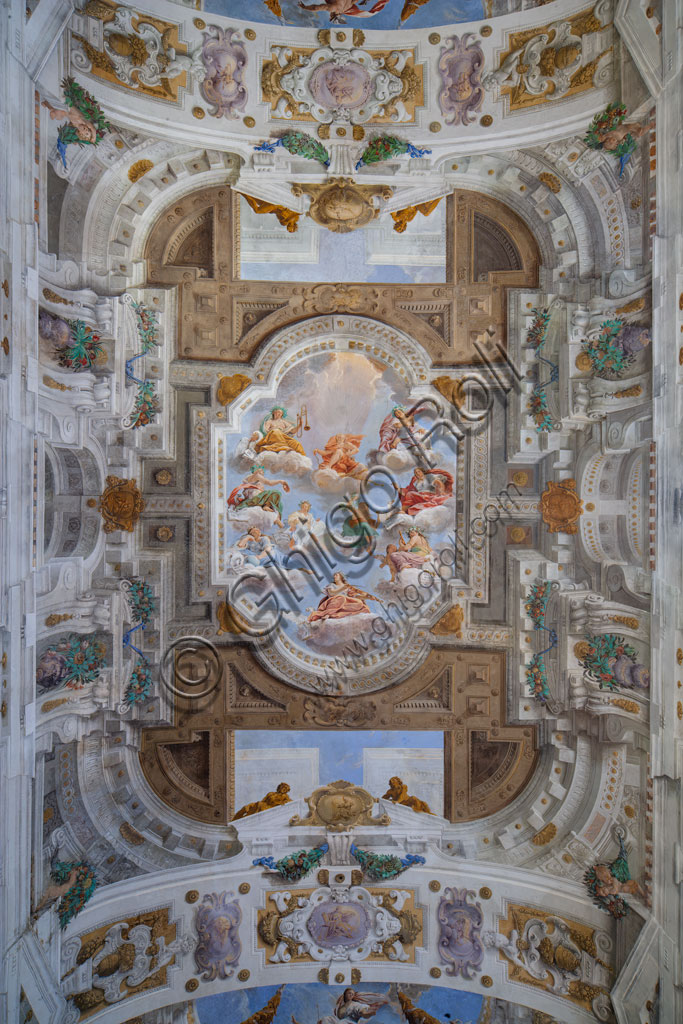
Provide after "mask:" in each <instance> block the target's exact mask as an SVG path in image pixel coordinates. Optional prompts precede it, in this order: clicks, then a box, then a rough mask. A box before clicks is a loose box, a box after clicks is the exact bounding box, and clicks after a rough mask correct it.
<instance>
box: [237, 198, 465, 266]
mask: <svg viewBox="0 0 683 1024" xmlns="http://www.w3.org/2000/svg"><path fill="white" fill-rule="evenodd" d="M241 207H242V211H243V213H242V225H243V227H244V225H245V224H248V223H250V221H253V214H251V213H250V211H249V208H248V207H247V204H246V203H245V202H244V200H242V202H241ZM259 220H260V223H259V222H257V223H258V224H259V227H261V226H262V227H263V228H264V229H267V231H268V233H269V234H271V233H272V232H276V233H277V234H278V235H279V236H280V238H281V239H282V243H281V244H282V245H284V246H285V247H287V245H288V244H289V245H290V246H293V245H295V244H296V242H297V236H292V235H291V234H288V232H287V230H286V229H285V228H284V227H281V226H280V225H278V224H277V221H276V220H275V218H274V217H273V216H272V215H267V216H266V217H262V218H260V219H259ZM382 220H383V221H384V222H385V223H386V222H387V221H388V217H387V216H383V218H382ZM304 223H305V222H304ZM388 223H389V224H391V222H390V221H388ZM379 224H380V221H374V222H373V225H374V227H375V229H376V227H377V226H378V225H379ZM306 227H308V228H310V227H311V225H310V223H307V224H306ZM312 230H313V231H315V232H316V233H317V245H318V254H317V255H318V258H317V261H315V262H313V261H311V262H310V263H305V262H299V260H298V259H297V260H296V262H294V261H292V262H289V261H284V260H274V259H273V260H270V261H269V262H267V261H264V262H255V261H249V260H246V259H243V260H242V263H241V271H240V273H241V277H242V279H243V280H245V281H315V282H316V283H318V282H319V281H335V282H336V281H364V282H373V281H376V282H378V283H381V284H412V283H415V284H441V283H442V282H444V281H445V280H446V204H445V203H444V202H442V203H440V204H439V206H438V207H437V209H436V210H435V211H434V212H433V213H432V214H430V216H429V217H422V216H419V217H416V218H415V220H413V221H411V222H410V223H409V224H408V226H407V228H406V231H405V232H404V233H403V234H402V235H400V236H395V237H396V238H397V240H398V241H399V244H401V243H402V245H403V252H401V251H400V250H392V253H393V256H392V258H391V259H390V258H389V256H387V260H386V262H381V261H382V260H383V259H384V256H383V254H382V252H381V251H377V249H376V246H377V245H382V244H386V243H383V241H382V240H381V239H378V232H377V231H376V230H370V229H367V230H364V231H351V232H349V233H348V234H346V235H344V234H336V233H335V232H333V231H328V230H327V228H322V227H318V226H317V225H313V227H312ZM389 234H390V235H391V231H390V232H389ZM435 238H436V239H437V240H438V242H437V243H436V245H435ZM253 244H254V243H253V240H252V241H251V245H252V246H253ZM262 248H263V251H264V252H267V250H268V243H267V241H266V242H264V243H263V246H262ZM243 251H244V243H243ZM251 251H252V252H253V249H252V250H251ZM285 251H287V249H285ZM403 253H406V254H410V257H411V258H413V259H415V263H414V264H410V263H404V262H403V259H404V255H403ZM422 253H425V254H426V255H427V258H426V259H422V260H420V259H417V258H416V256H418V255H420V254H422ZM434 260H439V262H433V261H434Z"/></svg>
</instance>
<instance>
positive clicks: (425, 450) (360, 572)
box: [213, 320, 463, 693]
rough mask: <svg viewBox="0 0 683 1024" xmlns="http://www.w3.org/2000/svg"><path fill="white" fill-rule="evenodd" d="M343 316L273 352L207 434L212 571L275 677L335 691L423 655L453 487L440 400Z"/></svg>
mask: <svg viewBox="0 0 683 1024" xmlns="http://www.w3.org/2000/svg"><path fill="white" fill-rule="evenodd" d="M339 324H341V325H342V328H341V330H340V328H339ZM349 328H350V324H348V323H346V322H345V321H344V320H340V321H338V323H337V333H333V332H330V333H329V335H327V336H326V335H325V332H324V331H322V332H320V333H318V336H317V339H316V341H315V343H314V344H312V345H305V346H304V347H303V349H301V350H300V351H299V352H297V353H296V354H295V355H287V357H286V358H284V359H283V358H280V366H279V367H278V368H274V379H273V380H272V384H271V386H270V387H268V386H267V385H266V386H264V387H261V388H259V387H252V388H250V389H249V392H248V394H247V395H246V396H245V400H244V401H243V402H242V403H241V406H240V410H239V415H238V416H237V417H236V418H235V422H234V424H232V425H227V426H225V427H224V428H219V429H216V430H215V432H214V472H215V488H216V489H215V492H214V493H215V497H216V502H215V505H214V513H215V519H214V531H215V532H214V549H213V554H214V574H215V576H214V582H215V583H216V584H221V585H223V584H224V585H226V586H227V592H228V604H229V605H230V606H231V607H232V609H233V610H234V611H235V612H236V613H237V614H238V615H240V616H241V617H242V618H243V619H244V620H246V622H247V627H246V629H243V631H242V632H243V634H244V633H247V635H251V636H252V637H253V638H254V641H255V643H256V649H257V652H258V654H259V656H260V657H261V658H262V659H263V660H264V661H265V663H266V664H267V665H269V666H271V667H273V668H274V669H275V672H276V674H282V675H284V676H285V677H286V678H287V680H288V681H289V682H291V683H294V684H295V685H298V686H302V687H303V688H305V689H313V690H324V691H329V692H345V693H353V692H359V691H366V692H367V691H370V690H376V689H380V688H382V687H383V686H386V685H389V684H390V683H392V682H395V681H397V680H399V679H400V678H402V677H404V676H405V675H406V674H407V672H408V671H412V670H414V668H415V664H416V660H417V659H420V658H421V657H423V656H424V655H425V654H426V650H427V645H426V638H427V636H428V633H427V630H426V628H425V627H429V625H431V623H432V622H433V621H434V620H435V618H437V617H438V616H439V614H443V613H444V611H446V610H447V609H448V607H450V606H451V604H452V600H451V584H452V583H454V582H455V579H456V574H457V570H456V566H455V562H456V556H455V549H456V544H455V531H456V517H457V511H456V509H457V495H458V485H457V481H458V454H457V447H458V435H457V434H456V433H455V431H454V430H452V432H448V431H444V430H443V429H440V426H443V424H441V425H438V424H437V425H436V429H435V419H438V417H436V418H435V416H434V413H435V411H436V412H437V413H438V412H439V411H442V408H441V407H442V406H443V400H441V401H440V402H437V401H436V399H435V397H434V395H431V394H430V395H426V394H425V393H424V392H425V390H426V389H425V388H424V386H423V387H422V389H419V388H417V389H415V388H414V385H413V379H411V378H412V377H414V376H415V375H414V373H411V372H410V366H409V362H408V361H407V360H406V358H405V355H402V356H401V357H400V358H397V357H396V356H394V355H392V354H391V348H390V346H389V347H388V346H387V345H386V343H384V344H375V345H372V344H370V343H369V342H367V341H363V340H362V339H361V338H360V337H359V336H358V335H356V336H355V337H354V333H353V331H352V329H351V330H350V329H349ZM286 351H288V349H287V350H286ZM422 376H424V375H422ZM420 390H421V391H422V395H420V394H419V391H420ZM413 392H414V393H413ZM437 397H438V396H437ZM444 422H445V423H446V425H447V421H444ZM462 476H463V474H462V473H461V478H462ZM461 505H462V501H461ZM408 650H409V651H410V654H411V656H410V663H409V664H406V653H407V651H408ZM274 652H277V654H276V655H274ZM281 661H284V662H286V663H288V665H289V666H291V668H290V670H289V671H284V672H283V671H282V668H281V669H280V672H279V673H278V671H277V670H278V664H281Z"/></svg>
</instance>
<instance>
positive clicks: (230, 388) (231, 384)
mask: <svg viewBox="0 0 683 1024" xmlns="http://www.w3.org/2000/svg"><path fill="white" fill-rule="evenodd" d="M250 384H251V380H250V378H249V377H247V376H246V375H245V374H244V373H233V374H232V376H230V377H221V378H220V380H219V381H218V387H217V389H216V398H217V400H218V401H219V402H220V404H221V405H230V403H231V402H234V401H235V399H236V398H237V396H238V395H241V394H242V392H243V391H244V390H245V388H248V387H249V385H250Z"/></svg>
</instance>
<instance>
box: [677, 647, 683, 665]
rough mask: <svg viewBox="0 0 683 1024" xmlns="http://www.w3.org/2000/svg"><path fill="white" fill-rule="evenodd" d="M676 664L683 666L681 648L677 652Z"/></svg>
mask: <svg viewBox="0 0 683 1024" xmlns="http://www.w3.org/2000/svg"><path fill="white" fill-rule="evenodd" d="M676 664H677V665H683V647H679V648H678V650H677V651H676Z"/></svg>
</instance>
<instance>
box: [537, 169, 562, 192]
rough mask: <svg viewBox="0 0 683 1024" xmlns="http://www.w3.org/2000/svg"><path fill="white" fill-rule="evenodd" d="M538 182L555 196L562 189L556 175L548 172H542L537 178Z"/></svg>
mask: <svg viewBox="0 0 683 1024" xmlns="http://www.w3.org/2000/svg"><path fill="white" fill-rule="evenodd" d="M538 180H539V181H542V182H543V184H544V185H547V187H548V188H549V189H550V191H551V192H554V193H555V194H557V193H558V192H559V191H560V189H561V188H562V182H561V181H560V179H559V178H558V177H557V175H556V174H551V173H550V171H543V172H542V173H541V174H539V176H538Z"/></svg>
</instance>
